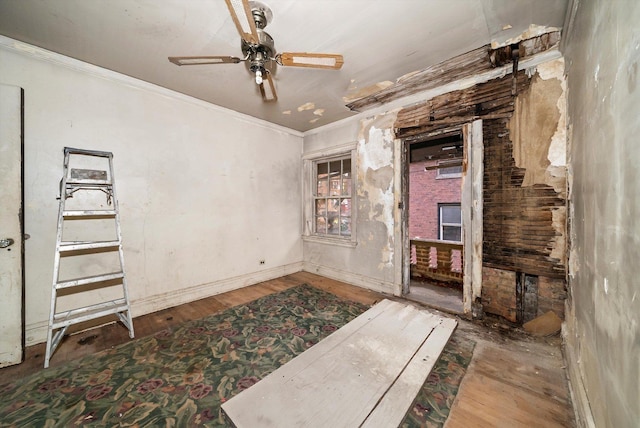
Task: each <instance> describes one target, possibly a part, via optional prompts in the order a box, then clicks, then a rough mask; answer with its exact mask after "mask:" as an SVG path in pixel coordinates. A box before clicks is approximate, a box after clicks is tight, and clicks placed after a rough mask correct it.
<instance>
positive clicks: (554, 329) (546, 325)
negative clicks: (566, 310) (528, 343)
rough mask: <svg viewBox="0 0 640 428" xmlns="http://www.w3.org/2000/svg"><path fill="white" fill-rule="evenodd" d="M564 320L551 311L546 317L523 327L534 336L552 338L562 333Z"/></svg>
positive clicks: (535, 319) (541, 317) (541, 316)
mask: <svg viewBox="0 0 640 428" xmlns="http://www.w3.org/2000/svg"><path fill="white" fill-rule="evenodd" d="M561 326H562V320H561V319H560V317H558V315H556V314H555V313H554V312H552V311H549V312H547V313H546V314H544V315H540V316H539V317H537V318H534V319H532V320H531V321H529V322H527V323H525V324H524V325H523V326H522V327H523V328H524V330H525V331H526V332H527V333H530V334H532V335H534V336H551V335H553V334H556V333H558V332H559V331H560V328H561Z"/></svg>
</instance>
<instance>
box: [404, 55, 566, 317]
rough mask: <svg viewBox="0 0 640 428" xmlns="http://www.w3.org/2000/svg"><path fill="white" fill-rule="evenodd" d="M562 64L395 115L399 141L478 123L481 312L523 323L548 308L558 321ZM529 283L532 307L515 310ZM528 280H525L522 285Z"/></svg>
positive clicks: (562, 241)
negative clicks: (533, 287) (481, 158)
mask: <svg viewBox="0 0 640 428" xmlns="http://www.w3.org/2000/svg"><path fill="white" fill-rule="evenodd" d="M563 69H564V67H563V61H562V60H556V61H552V62H550V63H547V64H543V65H540V66H539V67H538V69H537V70H536V71H535V73H534V74H533V75H532V77H531V78H529V77H528V76H527V75H526V74H525V73H524V72H521V73H518V76H517V84H516V88H517V97H516V98H515V99H514V97H513V95H512V92H511V91H512V87H513V79H512V77H511V76H507V77H504V78H501V79H495V80H492V81H489V82H486V83H483V84H479V85H475V86H473V87H471V88H468V89H463V90H460V91H454V92H450V93H447V94H443V95H441V96H438V97H434V98H432V99H431V100H429V101H427V102H426V103H423V104H419V105H416V106H412V107H410V108H406V109H403V110H401V111H400V112H399V113H398V119H397V121H396V125H395V126H396V128H397V135H398V137H400V138H404V139H405V140H407V141H411V140H412V139H419V138H421V135H425V134H433V133H434V132H447V131H449V130H450V129H452V128H455V127H458V126H460V125H462V124H464V123H467V122H470V121H471V120H474V119H477V118H481V119H483V140H484V147H485V153H484V159H485V165H484V170H485V172H484V185H483V192H484V198H483V203H484V215H483V229H484V230H483V241H484V244H483V286H482V297H483V305H484V310H485V311H486V312H489V313H494V314H497V315H500V316H503V317H505V318H507V319H509V320H511V321H519V322H524V321H528V319H527V318H531V317H532V316H534V314H542V313H544V312H546V311H548V310H553V311H554V312H555V313H556V314H558V315H559V316H560V317H563V316H564V311H563V302H564V299H565V297H566V293H565V280H564V278H565V268H566V261H565V259H566V257H565V248H566V226H565V218H566V173H565V170H566V160H565V156H564V153H565V150H566V135H565V132H564V129H565V111H566V107H565V105H566V103H565V87H564V79H563V74H562V73H563ZM523 274H525V275H527V276H528V278H529V277H531V278H534V279H535V282H536V283H537V286H536V290H537V296H536V299H533V300H532V299H527V300H526V301H527V302H529V303H531V302H533V303H534V304H535V305H536V307H534V308H524V307H519V303H518V302H522V301H524V298H523V296H519V295H518V290H517V284H518V283H519V278H520V276H521V275H523ZM529 280H530V279H528V281H529Z"/></svg>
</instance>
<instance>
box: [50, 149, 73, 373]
mask: <svg viewBox="0 0 640 428" xmlns="http://www.w3.org/2000/svg"><path fill="white" fill-rule="evenodd" d="M62 172H63V174H62V181H61V182H60V203H59V204H58V230H57V233H56V252H55V255H54V261H53V283H52V286H51V306H50V308H49V326H48V328H47V347H46V350H45V356H44V368H47V367H49V360H50V359H51V355H52V354H53V352H54V351H55V348H56V347H57V346H58V343H59V342H60V339H58V340H57V341H55V345H54V344H53V343H52V341H53V340H54V338H53V328H52V326H53V318H54V317H55V314H56V300H57V297H58V296H57V287H56V285H57V283H58V280H59V276H60V243H61V242H62V231H63V227H62V225H63V222H64V211H65V202H66V199H67V175H68V172H69V152H68V151H67V150H66V148H65V152H64V163H63V167H62Z"/></svg>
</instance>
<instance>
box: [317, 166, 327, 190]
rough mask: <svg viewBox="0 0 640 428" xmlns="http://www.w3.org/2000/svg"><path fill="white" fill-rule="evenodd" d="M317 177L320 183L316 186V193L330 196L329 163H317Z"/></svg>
mask: <svg viewBox="0 0 640 428" xmlns="http://www.w3.org/2000/svg"><path fill="white" fill-rule="evenodd" d="M316 168H317V171H316V177H317V178H318V183H317V187H316V195H317V196H329V183H328V179H329V164H328V163H326V162H324V163H319V164H317V167H316Z"/></svg>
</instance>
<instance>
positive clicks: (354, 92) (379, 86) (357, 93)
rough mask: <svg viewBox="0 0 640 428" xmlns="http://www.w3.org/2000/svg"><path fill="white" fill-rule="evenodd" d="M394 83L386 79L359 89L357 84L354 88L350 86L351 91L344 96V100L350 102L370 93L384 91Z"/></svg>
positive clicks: (352, 81)
mask: <svg viewBox="0 0 640 428" xmlns="http://www.w3.org/2000/svg"><path fill="white" fill-rule="evenodd" d="M354 82H355V80H351V83H354ZM393 84H394V83H393V82H391V81H389V80H385V81H382V82H378V83H375V84H373V85H369V86H366V87H364V88H361V89H358V87H357V86H355V87H353V88H349V93H347V95H345V96H344V97H342V101H344V102H345V103H347V104H348V103H350V102H353V101H356V100H359V99H360V98H364V97H368V96H369V95H371V94H375V93H376V92H378V91H382V90H383V89H387V88H388V87H389V86H391V85H393Z"/></svg>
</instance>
